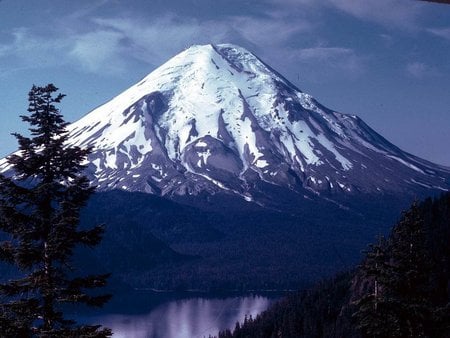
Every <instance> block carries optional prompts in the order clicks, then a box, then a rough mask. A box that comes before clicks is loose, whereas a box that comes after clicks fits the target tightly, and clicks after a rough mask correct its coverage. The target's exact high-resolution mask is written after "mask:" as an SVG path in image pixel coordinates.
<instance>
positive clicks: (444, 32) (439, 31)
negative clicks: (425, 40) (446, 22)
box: [427, 27, 450, 40]
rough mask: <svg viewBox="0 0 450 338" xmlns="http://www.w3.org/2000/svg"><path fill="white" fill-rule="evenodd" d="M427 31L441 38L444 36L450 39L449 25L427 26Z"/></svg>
mask: <svg viewBox="0 0 450 338" xmlns="http://www.w3.org/2000/svg"><path fill="white" fill-rule="evenodd" d="M427 31H428V32H430V33H432V34H434V35H436V36H439V37H441V38H444V39H446V40H450V27H447V28H429V29H427Z"/></svg>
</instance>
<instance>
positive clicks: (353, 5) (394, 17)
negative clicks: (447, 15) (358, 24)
mask: <svg viewBox="0 0 450 338" xmlns="http://www.w3.org/2000/svg"><path fill="white" fill-rule="evenodd" d="M326 2H328V3H329V4H331V5H332V6H334V7H335V8H337V9H339V10H341V11H343V12H345V13H348V14H350V15H352V16H354V17H357V18H359V19H362V20H368V21H371V22H375V23H378V24H382V25H385V26H394V27H402V28H414V27H415V26H416V25H417V18H418V16H419V14H420V9H421V8H422V4H420V3H418V2H417V1H399V0H376V1H361V0H327V1H326Z"/></svg>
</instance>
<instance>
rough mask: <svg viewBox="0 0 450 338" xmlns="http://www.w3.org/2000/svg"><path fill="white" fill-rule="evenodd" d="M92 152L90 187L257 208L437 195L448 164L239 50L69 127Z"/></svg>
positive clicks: (151, 82)
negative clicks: (317, 199)
mask: <svg viewBox="0 0 450 338" xmlns="http://www.w3.org/2000/svg"><path fill="white" fill-rule="evenodd" d="M69 129H70V139H71V142H72V143H73V144H76V145H80V146H83V147H84V146H92V147H93V149H94V152H93V153H92V155H91V156H90V158H89V161H90V165H89V170H88V171H89V175H90V176H91V178H92V180H93V182H94V184H96V185H97V186H98V187H99V189H100V190H111V189H123V190H128V191H142V192H148V193H152V194H157V195H162V196H166V197H169V198H170V197H171V196H183V195H190V196H195V195H198V194H199V193H201V192H206V193H208V194H215V193H225V194H232V195H236V196H238V197H239V198H244V199H246V200H247V201H255V202H258V201H257V200H255V198H256V196H257V195H258V194H259V193H264V192H262V191H260V190H261V189H262V188H261V187H263V186H267V184H269V185H274V186H277V187H280V188H283V189H288V190H290V191H294V192H297V193H299V194H300V195H311V194H315V195H317V194H320V195H326V196H328V197H329V198H332V199H334V197H333V196H335V197H336V198H337V197H338V196H339V195H342V194H351V193H356V192H361V193H394V194H397V193H406V192H407V193H410V194H411V193H412V194H415V193H416V192H417V191H422V192H423V191H427V190H430V191H436V190H447V189H448V188H449V186H450V180H449V178H450V169H449V168H444V167H440V166H437V165H434V164H432V163H430V162H427V161H425V160H422V159H419V158H417V157H415V156H412V155H410V154H407V153H405V152H403V151H401V150H400V149H398V148H397V147H395V146H394V145H392V144H391V143H389V142H388V141H387V140H385V139H384V138H383V137H381V136H380V135H378V134H377V133H376V132H375V131H373V130H372V129H371V128H370V127H368V126H367V125H366V124H365V123H364V122H363V121H362V120H361V119H359V118H358V117H356V116H354V115H346V114H341V113H338V112H335V111H332V110H330V109H327V108H325V107H324V106H322V105H321V104H319V103H318V102H317V101H316V100H315V99H314V98H313V97H311V96H310V95H308V94H305V93H303V92H301V91H300V90H298V89H297V88H296V87H295V86H293V85H292V84H291V83H289V82H288V81H287V80H286V79H284V78H283V77H282V76H281V75H279V74H278V73H276V72H275V71H273V70H272V69H271V68H270V67H268V66H267V65H265V64H264V63H263V62H262V61H260V60H259V59H258V58H257V57H256V56H255V55H253V54H251V53H250V52H248V51H247V50H245V49H243V48H240V47H238V46H234V45H229V44H226V45H217V46H215V45H205V46H193V47H191V48H189V49H187V50H185V51H183V52H182V53H180V54H178V55H177V56H175V57H173V58H172V59H170V60H169V61H168V62H166V63H165V64H163V65H162V66H161V67H159V68H158V69H156V70H155V71H153V72H152V73H151V74H149V75H148V76H147V77H145V78H144V79H143V80H142V81H140V82H139V83H138V84H136V85H134V86H132V87H131V88H129V89H128V90H126V91H124V92H123V93H122V94H120V95H118V96H117V97H115V98H114V99H112V100H111V101H109V102H107V103H106V104H104V105H102V106H100V107H99V108H97V109H95V110H93V111H92V112H90V113H89V114H87V115H86V116H85V117H83V118H82V119H80V120H79V121H77V122H75V123H73V124H72V125H70V127H69Z"/></svg>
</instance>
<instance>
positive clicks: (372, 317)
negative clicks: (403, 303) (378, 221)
mask: <svg viewBox="0 0 450 338" xmlns="http://www.w3.org/2000/svg"><path fill="white" fill-rule="evenodd" d="M366 254H367V255H366V258H365V260H364V261H363V263H362V264H361V265H360V268H359V276H358V277H359V278H360V279H363V280H365V289H366V290H365V293H364V295H363V296H362V297H361V298H360V299H359V300H358V301H357V303H356V305H357V308H358V311H357V312H356V313H355V314H354V317H355V318H356V321H357V326H358V329H359V330H361V332H362V334H363V336H364V337H371V338H378V337H379V338H382V337H396V336H397V335H396V334H395V333H396V332H397V331H398V327H397V326H396V320H395V319H394V318H395V312H394V311H393V309H394V308H395V299H393V298H392V297H391V294H390V293H389V292H388V290H389V287H390V277H391V274H392V266H391V265H390V256H389V252H388V246H387V242H386V240H385V239H384V238H380V239H379V240H378V243H377V244H371V245H370V246H369V250H368V251H367V253H366Z"/></svg>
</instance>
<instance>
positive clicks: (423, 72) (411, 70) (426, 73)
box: [406, 61, 439, 79]
mask: <svg viewBox="0 0 450 338" xmlns="http://www.w3.org/2000/svg"><path fill="white" fill-rule="evenodd" d="M406 72H407V74H408V75H409V76H412V77H414V78H416V79H424V78H427V77H434V76H437V75H438V74H439V73H438V71H437V69H435V68H434V67H432V66H430V65H427V64H426V63H423V62H417V61H416V62H410V63H408V64H407V65H406Z"/></svg>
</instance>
